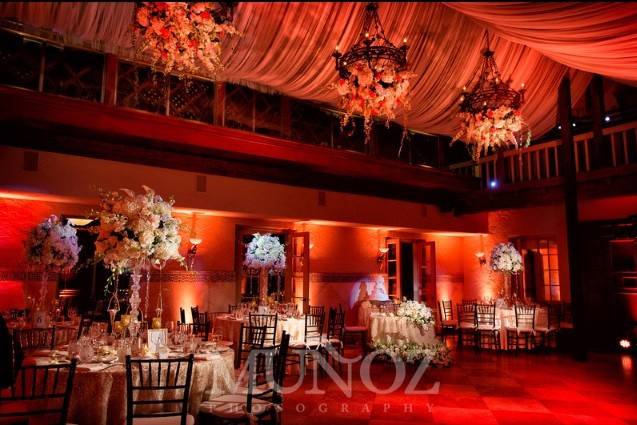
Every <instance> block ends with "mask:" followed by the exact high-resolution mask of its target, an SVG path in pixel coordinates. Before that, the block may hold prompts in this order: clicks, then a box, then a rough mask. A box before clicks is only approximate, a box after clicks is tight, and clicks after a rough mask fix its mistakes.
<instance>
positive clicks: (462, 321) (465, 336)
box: [456, 302, 476, 346]
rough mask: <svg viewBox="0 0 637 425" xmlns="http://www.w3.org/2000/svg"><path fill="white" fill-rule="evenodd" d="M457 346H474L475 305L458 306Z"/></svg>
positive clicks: (463, 304)
mask: <svg viewBox="0 0 637 425" xmlns="http://www.w3.org/2000/svg"><path fill="white" fill-rule="evenodd" d="M456 307H457V308H458V345H460V346H462V345H465V344H467V343H470V344H471V345H475V335H476V304H475V303H464V302H463V303H462V304H460V305H458V306H456Z"/></svg>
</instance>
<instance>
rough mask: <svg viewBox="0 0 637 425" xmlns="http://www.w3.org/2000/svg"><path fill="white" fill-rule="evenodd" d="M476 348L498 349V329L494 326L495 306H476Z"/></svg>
mask: <svg viewBox="0 0 637 425" xmlns="http://www.w3.org/2000/svg"><path fill="white" fill-rule="evenodd" d="M475 306H476V347H477V348H482V347H483V346H484V344H488V345H489V346H490V347H491V348H493V349H494V350H498V349H499V348H500V329H498V328H496V326H495V304H476V305H475Z"/></svg>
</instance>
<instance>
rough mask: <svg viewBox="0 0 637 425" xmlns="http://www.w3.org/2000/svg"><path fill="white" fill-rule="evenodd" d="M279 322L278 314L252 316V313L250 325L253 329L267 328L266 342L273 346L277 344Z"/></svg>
mask: <svg viewBox="0 0 637 425" xmlns="http://www.w3.org/2000/svg"><path fill="white" fill-rule="evenodd" d="M278 320H279V316H278V315H277V314H252V313H250V316H249V320H248V323H249V324H250V326H252V327H262V326H265V342H266V343H269V344H271V345H275V343H276V324H277V322H278Z"/></svg>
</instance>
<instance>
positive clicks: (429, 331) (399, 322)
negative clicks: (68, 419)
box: [369, 313, 436, 344]
mask: <svg viewBox="0 0 637 425" xmlns="http://www.w3.org/2000/svg"><path fill="white" fill-rule="evenodd" d="M369 337H370V339H371V341H372V342H383V343H388V342H398V341H403V342H417V343H419V344H432V343H433V342H434V341H435V338H436V332H435V329H434V326H427V327H420V326H416V325H414V324H413V323H411V322H409V321H408V320H407V319H406V318H404V317H397V316H394V315H391V314H390V315H388V314H383V313H372V314H371V315H370V316H369Z"/></svg>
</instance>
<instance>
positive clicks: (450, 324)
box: [439, 300, 458, 339]
mask: <svg viewBox="0 0 637 425" xmlns="http://www.w3.org/2000/svg"><path fill="white" fill-rule="evenodd" d="M439 309H440V310H439V311H440V324H441V332H442V337H443V339H446V337H447V334H449V333H451V334H455V333H456V329H457V328H458V321H457V320H455V319H454V318H453V302H452V301H451V300H440V307H439Z"/></svg>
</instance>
